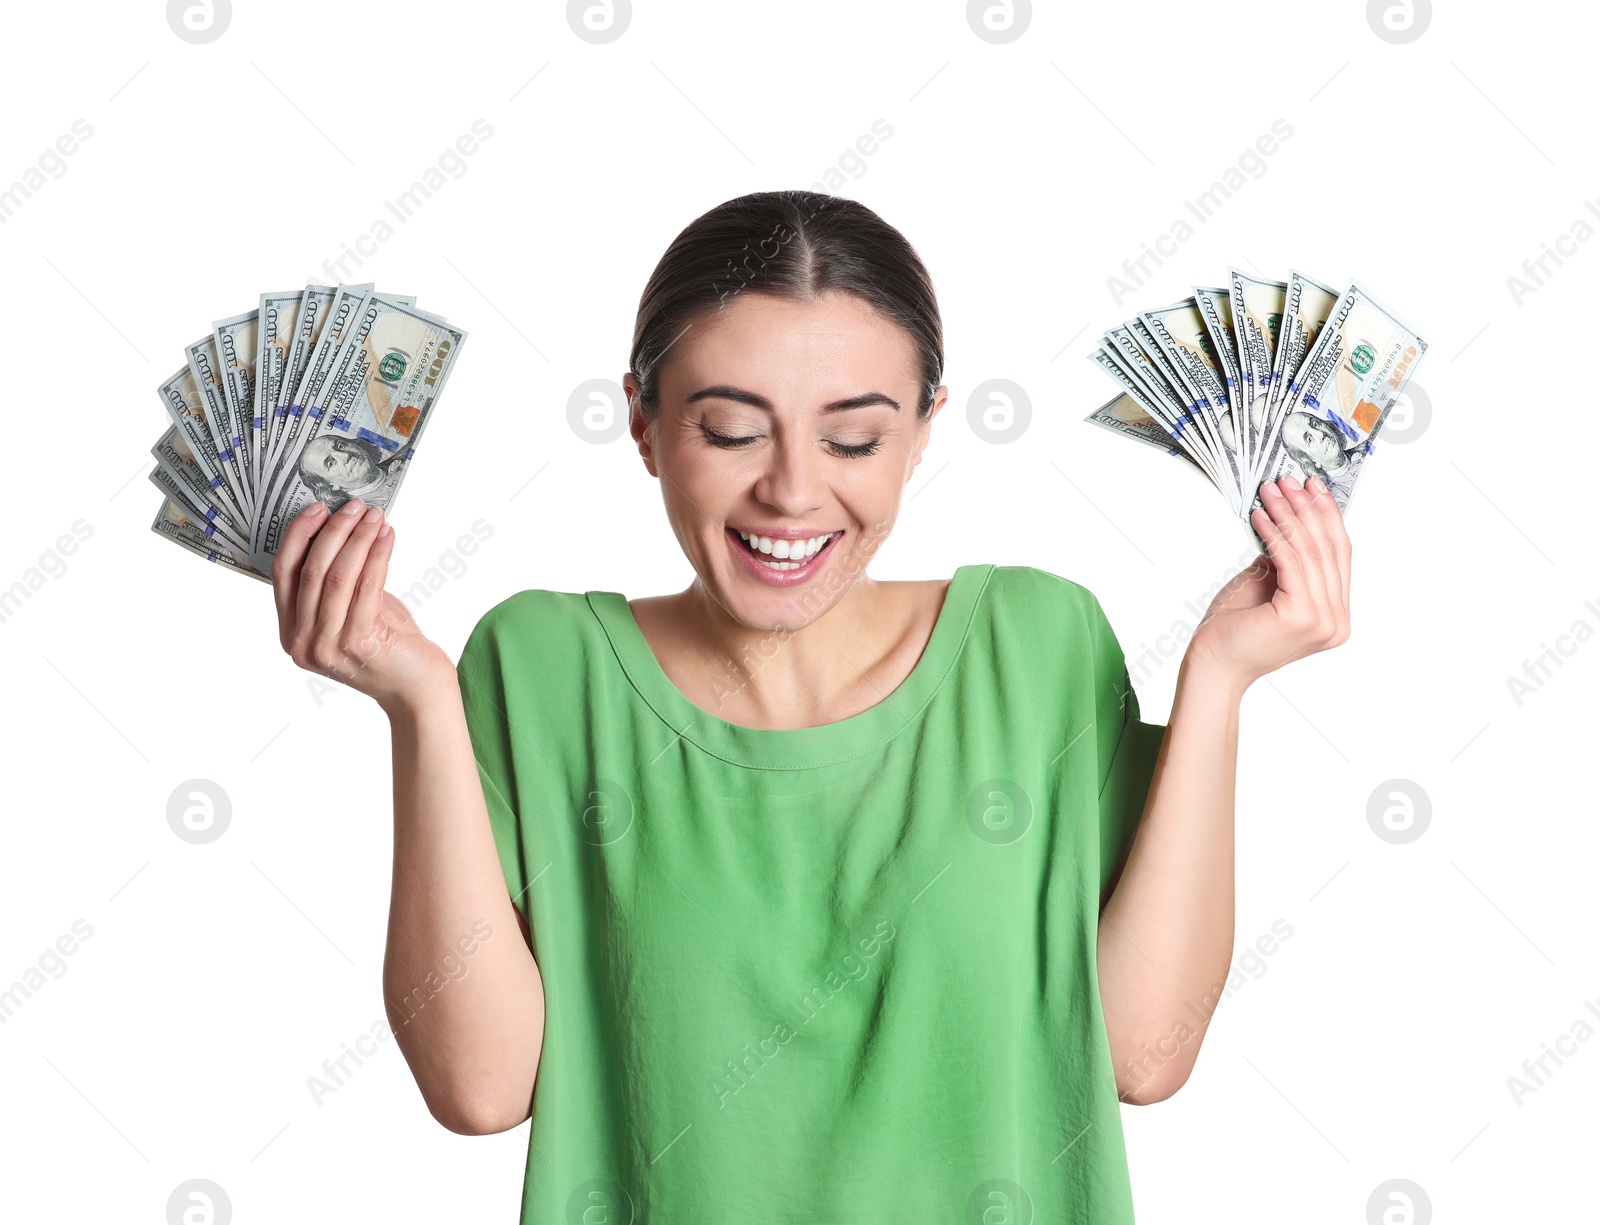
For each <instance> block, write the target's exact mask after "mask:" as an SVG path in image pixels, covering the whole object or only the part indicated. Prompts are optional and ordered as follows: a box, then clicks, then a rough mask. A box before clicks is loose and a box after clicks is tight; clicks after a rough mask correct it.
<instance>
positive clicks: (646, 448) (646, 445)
mask: <svg viewBox="0 0 1600 1225" xmlns="http://www.w3.org/2000/svg"><path fill="white" fill-rule="evenodd" d="M622 393H623V395H625V396H627V398H628V433H630V434H631V435H633V441H634V442H635V443H636V444H637V445H638V447H639V456H640V458H641V459H643V460H644V466H645V470H646V471H647V472H649V473H650V475H651V476H654V477H660V475H661V473H659V472H657V471H656V454H655V453H656V445H655V444H656V426H657V424H658V423H659V418H658V419H657V420H656V421H646V420H645V418H644V398H643V396H641V395H640V392H639V380H638V379H637V378H635V377H634V374H633V371H631V370H630V371H628V373H626V374H624V375H623V376H622Z"/></svg>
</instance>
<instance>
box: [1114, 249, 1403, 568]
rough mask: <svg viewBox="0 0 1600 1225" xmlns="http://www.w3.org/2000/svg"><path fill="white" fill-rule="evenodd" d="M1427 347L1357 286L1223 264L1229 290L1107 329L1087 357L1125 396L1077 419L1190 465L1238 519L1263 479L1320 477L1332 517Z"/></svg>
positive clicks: (1199, 292)
mask: <svg viewBox="0 0 1600 1225" xmlns="http://www.w3.org/2000/svg"><path fill="white" fill-rule="evenodd" d="M1427 349H1428V342H1427V341H1425V340H1423V339H1422V337H1420V336H1419V335H1417V333H1416V332H1414V331H1413V330H1412V329H1411V328H1409V327H1407V326H1406V325H1405V324H1403V323H1401V322H1400V320H1399V319H1397V318H1396V317H1395V316H1394V314H1393V312H1391V311H1389V310H1386V309H1385V308H1384V307H1382V306H1380V305H1379V304H1378V303H1377V302H1376V301H1374V300H1373V297H1372V294H1371V293H1370V292H1368V290H1367V289H1366V288H1365V287H1364V286H1362V285H1361V284H1359V283H1357V282H1354V281H1352V282H1351V283H1350V285H1349V286H1348V288H1346V289H1345V291H1344V292H1343V293H1340V292H1338V291H1337V290H1334V289H1331V288H1329V287H1328V286H1326V285H1323V284H1321V283H1320V282H1318V281H1314V280H1312V279H1311V278H1310V277H1308V276H1306V275H1304V274H1303V273H1300V272H1295V271H1293V270H1291V271H1290V273H1289V279H1288V281H1265V280H1262V279H1260V278H1259V277H1253V276H1250V275H1248V274H1247V273H1244V272H1241V271H1240V270H1239V269H1237V268H1229V269H1228V285H1227V288H1225V289H1224V288H1218V289H1207V288H1203V287H1201V286H1198V285H1197V286H1195V287H1194V296H1193V297H1190V298H1185V299H1183V301H1181V302H1175V303H1173V304H1172V305H1171V306H1164V307H1161V308H1160V309H1158V310H1149V311H1141V312H1140V313H1139V314H1138V315H1136V316H1135V317H1134V318H1132V319H1129V320H1128V321H1127V322H1125V323H1123V324H1122V325H1121V326H1119V327H1114V328H1111V329H1110V330H1109V331H1107V332H1106V333H1105V337H1104V339H1103V340H1102V342H1101V347H1100V348H1098V349H1096V350H1095V351H1094V352H1093V353H1092V354H1090V360H1091V361H1093V362H1094V363H1095V364H1096V365H1098V366H1099V367H1100V368H1101V369H1102V370H1104V371H1105V372H1106V373H1107V374H1109V375H1110V376H1111V377H1112V378H1113V379H1114V380H1116V382H1117V384H1118V385H1119V386H1120V387H1121V388H1122V394H1120V395H1118V396H1117V397H1116V398H1115V399H1113V400H1111V401H1109V402H1108V403H1106V404H1103V405H1101V406H1100V407H1099V408H1097V409H1095V411H1094V412H1092V413H1090V414H1089V416H1088V417H1087V418H1085V420H1088V421H1091V422H1093V423H1094V424H1095V425H1101V426H1104V427H1105V428H1107V429H1109V430H1115V431H1116V432H1117V433H1119V434H1123V435H1125V436H1127V437H1129V438H1136V439H1138V440H1139V441H1140V442H1146V443H1149V444H1150V445H1151V446H1155V447H1159V448H1161V450H1163V451H1165V452H1166V453H1167V454H1169V455H1175V456H1178V457H1180V458H1181V459H1184V460H1186V461H1187V462H1188V463H1190V464H1193V465H1194V466H1195V467H1196V468H1197V469H1199V471H1200V472H1201V474H1202V475H1204V476H1205V477H1207V478H1208V479H1209V480H1210V481H1211V482H1212V483H1213V484H1214V485H1216V487H1217V488H1218V489H1220V490H1221V491H1222V493H1223V496H1225V497H1226V498H1227V499H1228V502H1229V504H1230V505H1231V506H1232V507H1233V509H1234V512H1235V513H1236V514H1238V515H1239V516H1240V517H1241V518H1242V519H1245V520H1246V522H1248V520H1249V516H1250V512H1251V511H1252V510H1253V509H1255V508H1256V507H1259V506H1260V505H1261V497H1260V489H1261V484H1262V482H1264V481H1275V480H1277V479H1278V478H1279V477H1281V476H1285V475H1288V476H1294V477H1296V478H1298V479H1299V480H1300V481H1301V482H1302V483H1304V481H1305V479H1306V478H1307V477H1308V476H1316V477H1318V478H1319V479H1320V480H1321V481H1322V482H1323V484H1324V485H1326V486H1327V487H1328V491H1329V492H1330V493H1332V494H1333V498H1334V501H1335V502H1336V503H1337V504H1338V507H1339V510H1340V513H1341V514H1342V513H1343V512H1344V511H1345V508H1346V507H1347V506H1348V505H1349V503H1350V495H1351V493H1352V492H1353V491H1354V489H1355V485H1356V480H1357V478H1358V477H1359V476H1360V474H1361V470H1362V469H1363V468H1364V467H1365V466H1366V463H1367V461H1368V459H1369V458H1370V457H1371V455H1372V449H1373V442H1374V440H1375V439H1376V438H1377V436H1378V431H1379V430H1380V429H1382V428H1383V423H1384V420H1385V418H1386V417H1387V416H1388V415H1389V410H1390V409H1391V408H1393V407H1394V405H1395V403H1396V401H1398V400H1399V398H1400V394H1401V391H1402V390H1403V389H1404V388H1405V385H1406V381H1407V380H1408V379H1409V378H1410V377H1411V375H1412V374H1413V373H1414V372H1415V371H1416V368H1417V361H1418V359H1420V358H1421V357H1422V355H1423V354H1424V353H1425V352H1427ZM1250 530H1251V533H1252V534H1253V535H1254V536H1255V539H1256V541H1257V543H1258V544H1263V545H1264V543H1265V542H1264V541H1262V539H1261V536H1260V534H1259V533H1258V532H1256V531H1255V527H1254V525H1253V524H1251V525H1250Z"/></svg>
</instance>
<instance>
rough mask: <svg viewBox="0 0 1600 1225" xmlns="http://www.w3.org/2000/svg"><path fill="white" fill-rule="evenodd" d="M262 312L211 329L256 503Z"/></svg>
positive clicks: (249, 492)
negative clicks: (258, 336) (258, 324)
mask: <svg viewBox="0 0 1600 1225" xmlns="http://www.w3.org/2000/svg"><path fill="white" fill-rule="evenodd" d="M260 315H261V312H260V311H259V310H248V311H246V312H245V313H244V314H242V315H234V316H233V317H232V318H230V319H218V320H217V321H215V322H214V323H213V324H212V325H211V336H212V339H213V340H215V341H216V344H217V372H218V373H219V374H220V375H221V376H222V395H223V399H224V400H226V401H227V404H228V413H229V415H230V416H231V417H232V419H233V432H234V434H235V435H236V436H237V437H239V438H241V439H242V440H243V447H244V454H243V455H242V456H241V461H242V462H241V464H240V467H241V468H242V469H243V472H244V477H245V479H246V480H247V481H249V482H250V485H249V488H248V490H247V491H246V493H245V497H247V498H248V499H249V500H250V504H251V505H252V506H254V505H255V503H256V472H255V462H254V460H253V459H252V454H253V446H254V442H253V440H254V438H255V424H254V419H255V410H256V322H257V320H258V319H259V318H260Z"/></svg>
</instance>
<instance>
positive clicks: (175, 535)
mask: <svg viewBox="0 0 1600 1225" xmlns="http://www.w3.org/2000/svg"><path fill="white" fill-rule="evenodd" d="M150 530H151V531H153V532H155V533H156V535H158V536H164V537H166V538H167V539H168V540H170V541H172V542H173V543H174V544H177V545H181V546H182V547H183V548H185V549H188V550H189V551H190V552H191V553H197V554H199V555H200V556H201V557H203V558H205V559H206V560H207V561H211V562H216V563H217V564H218V565H222V566H226V567H228V569H230V570H237V571H238V572H239V573H240V574H248V575H249V576H250V577H251V578H255V579H260V580H261V581H262V582H263V583H270V582H272V575H271V573H270V571H261V570H257V569H256V568H255V567H254V566H252V565H251V564H250V563H249V562H248V561H247V560H244V559H242V558H240V557H239V556H238V555H237V554H236V553H234V552H233V551H232V550H231V549H229V548H228V547H227V546H226V545H224V544H222V543H221V542H220V541H218V540H217V539H216V537H215V535H214V534H211V533H208V531H207V530H206V528H205V527H204V526H202V525H201V524H200V523H198V522H197V521H196V520H195V519H194V517H193V516H191V515H190V514H189V512H188V511H186V510H184V508H183V507H182V506H181V505H179V504H178V503H177V502H173V501H167V502H163V503H162V505H161V509H160V510H158V511H157V512H156V517H155V521H154V522H152V523H151V524H150Z"/></svg>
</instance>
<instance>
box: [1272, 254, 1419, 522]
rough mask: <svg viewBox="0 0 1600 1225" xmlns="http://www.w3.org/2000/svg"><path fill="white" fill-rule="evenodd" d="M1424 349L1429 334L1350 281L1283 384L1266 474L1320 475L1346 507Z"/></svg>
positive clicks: (1334, 495) (1274, 477) (1343, 508)
mask: <svg viewBox="0 0 1600 1225" xmlns="http://www.w3.org/2000/svg"><path fill="white" fill-rule="evenodd" d="M1427 351H1428V342H1427V341H1426V340H1424V339H1423V338H1422V337H1421V336H1419V335H1418V334H1417V333H1416V332H1414V331H1413V330H1412V329H1411V328H1409V327H1407V326H1406V325H1405V324H1403V323H1401V322H1400V320H1399V319H1397V318H1396V317H1395V315H1394V314H1393V312H1391V311H1388V310H1386V309H1385V308H1384V307H1382V306H1380V305H1379V304H1378V302H1377V301H1376V300H1375V299H1374V298H1373V296H1372V294H1371V292H1370V291H1368V290H1367V289H1366V288H1365V287H1364V286H1362V285H1361V284H1359V283H1357V282H1351V284H1350V287H1349V288H1348V289H1346V290H1345V291H1344V293H1342V294H1340V295H1339V300H1338V302H1337V304H1336V305H1335V306H1334V308H1333V314H1331V315H1330V316H1329V317H1328V322H1327V323H1326V324H1325V325H1324V326H1323V328H1322V332H1321V334H1320V335H1319V336H1318V337H1317V340H1316V343H1315V344H1313V345H1312V346H1311V350H1310V352H1308V353H1307V354H1306V357H1305V360H1304V361H1303V362H1302V363H1301V365H1300V369H1299V370H1298V371H1297V372H1296V373H1295V375H1294V377H1293V378H1292V379H1291V380H1290V381H1289V383H1288V384H1287V386H1286V387H1285V389H1284V397H1283V408H1282V411H1281V413H1280V414H1279V416H1280V418H1281V420H1280V422H1279V425H1278V429H1277V433H1276V434H1275V435H1274V437H1273V440H1272V446H1271V448H1270V449H1269V450H1268V451H1267V453H1266V458H1265V461H1264V463H1263V465H1262V472H1264V473H1265V475H1264V476H1263V477H1262V480H1264V481H1275V480H1277V479H1278V478H1279V477H1280V476H1283V475H1285V474H1288V475H1290V476H1293V477H1296V478H1297V479H1298V480H1299V481H1300V482H1301V483H1302V484H1304V483H1305V480H1306V478H1307V477H1309V476H1315V477H1317V478H1318V479H1319V480H1321V481H1322V483H1323V484H1324V485H1326V486H1327V487H1328V491H1329V492H1330V493H1332V494H1333V500H1334V501H1335V502H1337V503H1338V504H1339V510H1340V512H1341V513H1342V512H1343V511H1344V510H1345V508H1346V507H1347V506H1349V504H1350V495H1351V494H1352V493H1354V492H1355V487H1356V481H1357V480H1358V479H1359V477H1360V475H1361V472H1362V471H1363V470H1364V469H1365V467H1366V463H1367V461H1368V460H1369V459H1370V458H1371V457H1372V449H1373V439H1375V438H1376V437H1377V435H1378V431H1379V430H1380V429H1382V428H1383V422H1384V419H1385V418H1386V417H1387V416H1388V415H1389V410H1390V409H1391V408H1393V407H1394V406H1395V404H1396V402H1397V401H1398V400H1399V399H1400V394H1401V392H1402V391H1403V390H1404V389H1405V385H1406V381H1407V380H1408V379H1410V378H1411V376H1412V374H1413V373H1414V372H1415V370H1416V367H1417V362H1418V361H1419V360H1421V358H1422V355H1423V354H1424V353H1426V352H1427ZM1260 504H1261V500H1260V498H1259V497H1257V498H1256V500H1255V503H1254V505H1256V506H1259V505H1260Z"/></svg>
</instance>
